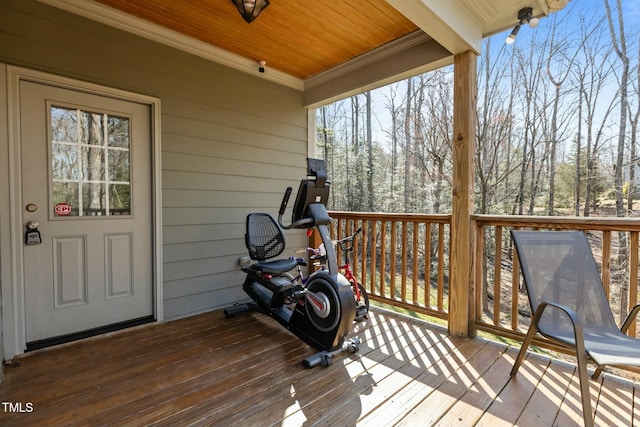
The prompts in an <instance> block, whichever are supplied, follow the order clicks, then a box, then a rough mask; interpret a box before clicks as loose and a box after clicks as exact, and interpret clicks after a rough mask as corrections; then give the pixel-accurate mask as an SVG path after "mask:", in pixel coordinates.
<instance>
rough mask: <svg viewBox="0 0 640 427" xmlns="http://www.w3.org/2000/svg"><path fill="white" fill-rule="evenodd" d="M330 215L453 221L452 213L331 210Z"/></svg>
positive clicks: (355, 217) (448, 222) (447, 222)
mask: <svg viewBox="0 0 640 427" xmlns="http://www.w3.org/2000/svg"><path fill="white" fill-rule="evenodd" d="M329 216H331V217H332V218H336V219H338V218H351V219H363V220H377V221H408V222H433V223H445V224H450V223H451V215H446V214H416V213H383V212H349V211H329Z"/></svg>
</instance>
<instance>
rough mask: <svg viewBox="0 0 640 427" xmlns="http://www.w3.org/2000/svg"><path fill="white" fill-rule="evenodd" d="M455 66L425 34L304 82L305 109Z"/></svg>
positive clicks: (451, 59)
mask: <svg viewBox="0 0 640 427" xmlns="http://www.w3.org/2000/svg"><path fill="white" fill-rule="evenodd" d="M452 62H453V55H451V53H450V52H449V51H448V50H447V49H445V48H444V47H442V46H441V45H440V44H439V43H437V42H436V41H435V40H433V39H432V38H431V37H429V36H428V35H426V34H425V33H423V32H422V31H416V32H414V33H412V34H409V35H408V36H405V37H403V38H401V39H398V40H395V41H393V42H391V43H387V44H386V45H384V46H382V47H380V48H378V49H375V50H373V51H371V52H367V53H365V54H363V55H360V56H359V57H357V58H355V59H353V60H351V61H348V62H346V63H344V64H341V65H338V66H337V67H333V68H332V69H330V70H328V71H326V72H324V73H320V74H318V75H316V76H313V77H310V78H308V79H306V80H305V81H304V100H303V102H304V105H305V107H309V108H315V107H318V106H320V105H323V104H327V103H330V102H333V101H335V100H338V99H342V98H345V97H348V96H351V95H354V94H356V93H362V92H364V91H367V90H371V89H375V88H378V87H381V86H384V85H387V84H390V83H393V82H396V81H399V80H402V79H405V78H408V77H412V76H415V75H417V74H420V73H425V72H427V71H430V70H434V69H437V68H440V67H443V66H445V65H448V64H451V63H452Z"/></svg>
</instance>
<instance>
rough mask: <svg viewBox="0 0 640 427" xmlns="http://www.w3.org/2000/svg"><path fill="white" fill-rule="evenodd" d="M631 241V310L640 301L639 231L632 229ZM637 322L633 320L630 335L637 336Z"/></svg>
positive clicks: (629, 309)
mask: <svg viewBox="0 0 640 427" xmlns="http://www.w3.org/2000/svg"><path fill="white" fill-rule="evenodd" d="M630 234H631V238H630V239H629V240H630V243H629V308H628V310H627V312H630V311H631V309H632V308H633V306H634V305H636V303H637V301H638V232H637V231H632V232H631V233H630ZM636 323H637V322H633V323H632V324H631V326H630V327H629V331H628V332H627V333H628V335H629V336H631V337H635V336H636Z"/></svg>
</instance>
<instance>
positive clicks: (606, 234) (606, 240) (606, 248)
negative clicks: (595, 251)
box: [600, 230, 611, 299]
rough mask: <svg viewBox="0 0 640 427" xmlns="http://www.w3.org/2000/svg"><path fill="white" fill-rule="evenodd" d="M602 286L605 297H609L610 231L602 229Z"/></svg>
mask: <svg viewBox="0 0 640 427" xmlns="http://www.w3.org/2000/svg"><path fill="white" fill-rule="evenodd" d="M601 269H602V271H601V272H600V274H602V286H604V292H605V294H607V299H609V298H610V295H611V294H610V289H611V231H610V230H604V231H603V232H602V267H601Z"/></svg>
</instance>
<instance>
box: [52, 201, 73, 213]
mask: <svg viewBox="0 0 640 427" xmlns="http://www.w3.org/2000/svg"><path fill="white" fill-rule="evenodd" d="M53 211H54V212H55V214H56V215H58V216H68V215H70V214H71V205H70V204H69V203H67V202H60V203H58V204H57V205H55V206H54V207H53Z"/></svg>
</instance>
